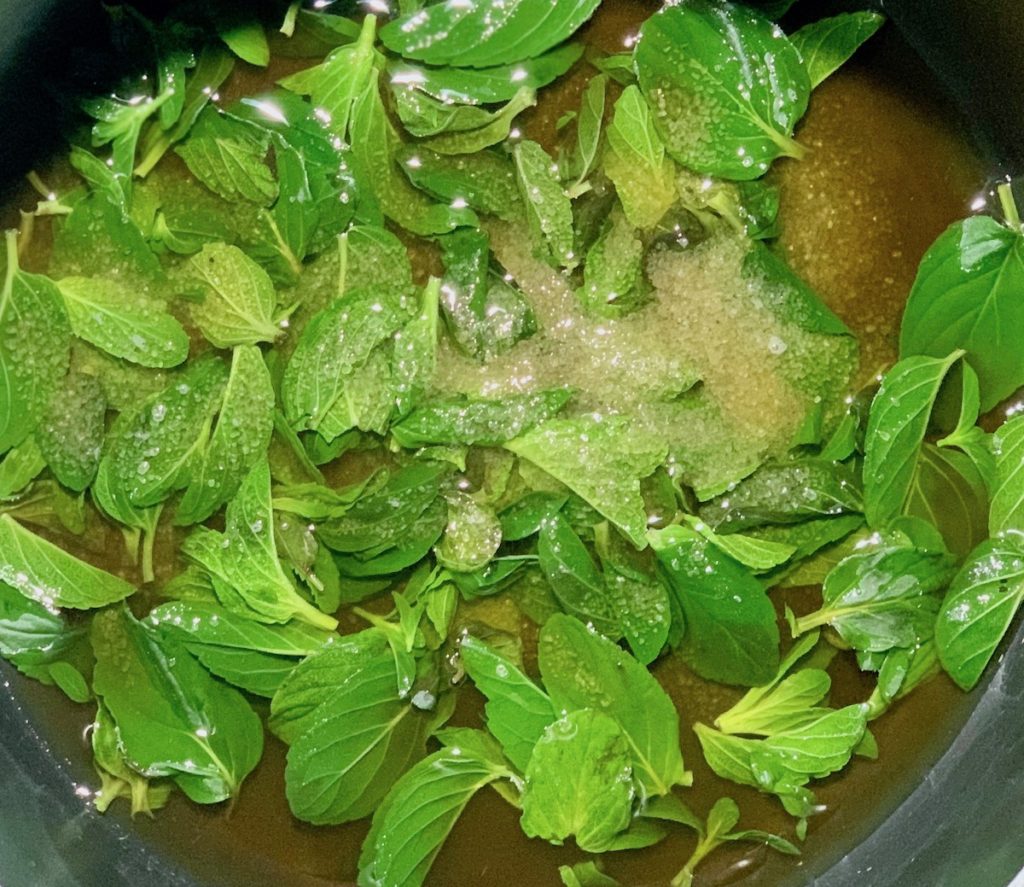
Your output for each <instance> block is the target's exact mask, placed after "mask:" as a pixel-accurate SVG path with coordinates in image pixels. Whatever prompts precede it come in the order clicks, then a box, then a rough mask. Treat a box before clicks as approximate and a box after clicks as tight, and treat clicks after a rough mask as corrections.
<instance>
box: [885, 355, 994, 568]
mask: <svg viewBox="0 0 1024 887" xmlns="http://www.w3.org/2000/svg"><path fill="white" fill-rule="evenodd" d="M965 366H966V364H965ZM905 511H906V513H907V514H908V515H910V516H911V517H918V518H921V519H922V520H925V521H928V522H929V523H930V524H932V526H934V527H935V528H936V529H937V530H938V531H939V532H940V533H941V534H942V537H943V539H944V540H945V543H946V547H947V548H949V550H950V551H951V552H953V554H955V555H957V556H958V557H960V558H963V557H966V556H967V554H968V553H969V552H970V551H971V550H973V549H974V548H975V547H976V546H977V545H979V544H980V543H981V542H983V541H984V539H985V538H986V536H988V523H989V522H988V491H987V488H986V483H985V479H984V478H983V477H982V475H981V473H980V472H979V471H978V468H977V466H976V465H975V463H974V462H973V461H972V460H971V458H970V457H969V456H967V455H966V454H964V453H961V452H958V451H956V450H949V449H940V448H939V447H936V446H935V445H934V444H930V443H926V444H924V446H923V447H922V448H921V453H920V456H919V457H918V460H917V467H916V469H915V471H914V480H913V482H912V484H911V486H910V492H909V494H908V495H907V502H906V506H905Z"/></svg>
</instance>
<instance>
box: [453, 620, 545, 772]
mask: <svg viewBox="0 0 1024 887" xmlns="http://www.w3.org/2000/svg"><path fill="white" fill-rule="evenodd" d="M459 651H460V656H461V661H462V665H463V667H464V668H465V669H466V674H468V675H469V677H470V678H471V679H472V681H473V683H474V685H475V686H476V688H477V689H478V690H479V691H480V692H481V693H483V694H484V696H486V697H487V703H486V704H485V706H484V712H485V713H486V715H487V729H488V731H490V733H491V734H492V735H493V736H494V738H495V739H497V740H498V742H500V743H501V748H502V750H503V751H504V752H505V756H506V757H507V758H508V759H509V761H511V762H512V764H513V765H514V766H515V767H516V769H517V770H519V771H520V772H524V771H525V770H526V766H527V764H528V763H529V761H530V755H531V754H532V752H533V748H534V746H535V745H536V744H537V740H538V739H540V737H541V735H543V733H544V730H545V728H546V727H547V726H548V725H549V724H551V723H552V722H554V721H555V719H556V718H557V713H556V712H555V709H554V706H553V705H552V704H551V700H550V699H549V698H548V695H547V694H546V693H545V692H544V691H543V690H541V689H540V688H539V687H538V686H537V685H536V684H535V683H533V681H531V680H530V679H529V678H528V677H527V676H526V675H525V674H523V673H522V672H521V671H520V670H519V669H518V668H516V666H515V665H514V664H513V663H512V662H511V661H510V660H508V659H506V658H505V657H504V656H501V655H500V654H498V653H496V652H495V651H494V650H492V649H491V648H490V647H488V646H487V645H486V644H484V643H483V642H482V641H480V640H477V639H476V638H474V637H472V636H467V637H465V638H463V639H462V641H461V642H460V644H459Z"/></svg>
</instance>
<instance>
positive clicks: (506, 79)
mask: <svg viewBox="0 0 1024 887" xmlns="http://www.w3.org/2000/svg"><path fill="white" fill-rule="evenodd" d="M582 54H583V48H582V47H581V46H580V45H579V44H578V43H566V44H565V45H564V46H559V47H558V48H557V49H552V50H551V51H550V52H546V53H544V54H543V55H539V56H537V57H536V58H530V59H522V60H520V61H518V62H516V63H515V64H508V65H495V66H494V67H489V68H460V67H424V66H420V65H413V64H410V63H409V62H405V61H398V60H391V61H389V62H388V76H389V79H390V81H391V82H392V83H393V84H395V85H396V86H401V87H407V88H409V89H417V90H420V91H421V92H424V93H426V94H427V95H429V96H432V97H433V98H435V99H440V100H441V101H442V102H461V103H463V104H467V105H481V104H482V105H492V104H497V103H498V102H507V101H508V100H509V99H511V98H512V96H513V95H515V94H516V92H517V90H519V89H521V88H527V89H534V90H536V89H540V87H542V86H547V85H548V84H549V83H550V82H551V81H552V80H554V79H555V78H556V77H560V76H561V75H562V74H564V73H565V72H566V71H568V70H569V68H571V67H572V66H573V64H575V63H576V61H577V60H578V59H579V57H580V56H581V55H582ZM513 74H515V76H513Z"/></svg>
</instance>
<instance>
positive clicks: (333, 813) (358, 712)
mask: <svg viewBox="0 0 1024 887" xmlns="http://www.w3.org/2000/svg"><path fill="white" fill-rule="evenodd" d="M395 685H396V666H395V659H394V657H393V656H384V657H379V658H377V659H374V660H372V661H371V662H370V663H368V664H367V665H366V666H365V667H363V668H362V669H360V670H359V671H357V672H356V673H354V674H352V675H349V676H347V678H346V680H345V682H344V683H343V684H341V685H340V686H339V687H338V688H337V689H334V690H331V691H329V692H328V693H326V694H324V695H323V696H322V697H321V698H322V699H323V700H324V701H323V702H322V704H321V706H320V707H319V708H318V709H317V714H316V716H315V718H313V719H312V720H311V721H310V722H309V724H308V727H307V729H306V730H305V731H304V732H303V733H301V734H299V735H298V736H297V737H296V738H295V740H294V741H293V743H292V746H291V748H290V749H289V751H288V764H287V767H286V768H285V784H286V788H287V793H288V804H289V806H290V807H291V810H292V813H293V814H295V816H297V817H298V818H299V819H302V820H304V821H305V822H312V823H314V824H320V825H324V824H331V823H340V822H349V821H351V820H353V819H361V818H362V817H364V816H367V815H368V814H370V813H372V812H373V811H374V810H376V809H377V807H378V806H379V805H380V802H381V801H382V800H383V798H384V797H385V796H386V795H387V793H388V790H389V789H390V788H391V786H392V785H393V784H394V782H395V780H397V779H398V777H399V776H401V775H402V773H403V772H405V771H406V770H407V769H408V768H409V766H410V765H411V764H413V763H414V762H415V761H416V760H417V759H418V758H421V757H422V756H423V755H424V753H425V751H426V748H425V745H426V739H427V735H428V733H429V732H430V731H431V728H432V726H433V719H432V718H431V717H430V716H429V714H428V713H426V712H424V711H421V710H419V709H418V708H417V707H416V706H415V705H414V704H412V703H411V702H410V701H409V700H408V699H402V698H400V697H399V696H398V694H397V692H396V690H395Z"/></svg>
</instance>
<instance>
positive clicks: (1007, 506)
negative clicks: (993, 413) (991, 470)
mask: <svg viewBox="0 0 1024 887" xmlns="http://www.w3.org/2000/svg"><path fill="white" fill-rule="evenodd" d="M992 449H993V451H994V453H995V459H996V483H995V486H994V488H993V490H992V505H991V509H990V512H989V531H990V532H991V533H993V534H998V533H1002V532H1004V531H1006V530H1022V531H1024V417H1014V418H1012V419H1010V420H1009V421H1007V422H1006V423H1005V424H1003V425H1002V426H1001V427H1000V428H999V430H998V431H996V433H995V435H994V437H993V439H992Z"/></svg>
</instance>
